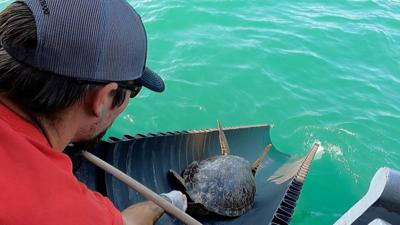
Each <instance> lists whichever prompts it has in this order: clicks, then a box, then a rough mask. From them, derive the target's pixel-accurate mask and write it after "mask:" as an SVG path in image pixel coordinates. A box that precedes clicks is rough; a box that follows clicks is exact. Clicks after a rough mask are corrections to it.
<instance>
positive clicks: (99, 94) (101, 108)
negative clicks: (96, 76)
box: [92, 83, 118, 117]
mask: <svg viewBox="0 0 400 225" xmlns="http://www.w3.org/2000/svg"><path fill="white" fill-rule="evenodd" d="M117 88H118V84H117V83H109V84H106V85H104V86H99V88H98V89H97V90H96V91H95V93H94V95H93V98H92V111H93V113H94V114H95V115H96V116H97V117H103V115H104V113H105V110H108V109H110V108H111V105H112V101H113V97H112V92H113V91H114V90H117Z"/></svg>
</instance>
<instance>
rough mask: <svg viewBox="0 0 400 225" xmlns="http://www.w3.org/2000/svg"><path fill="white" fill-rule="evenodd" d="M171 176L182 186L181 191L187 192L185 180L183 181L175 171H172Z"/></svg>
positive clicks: (170, 171)
mask: <svg viewBox="0 0 400 225" xmlns="http://www.w3.org/2000/svg"><path fill="white" fill-rule="evenodd" d="M168 172H169V174H170V175H171V177H172V178H173V179H174V180H175V181H177V183H178V185H179V186H180V189H181V190H184V191H185V192H186V185H185V180H184V179H183V177H181V176H180V175H179V174H178V173H177V172H176V171H175V170H173V169H170V170H169V171H168Z"/></svg>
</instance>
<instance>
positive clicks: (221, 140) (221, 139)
mask: <svg viewBox="0 0 400 225" xmlns="http://www.w3.org/2000/svg"><path fill="white" fill-rule="evenodd" d="M217 124H218V130H219V144H220V145H221V155H229V154H230V153H231V150H230V148H229V145H228V141H227V140H226V136H225V133H224V131H223V130H222V127H221V124H220V123H219V121H218V120H217Z"/></svg>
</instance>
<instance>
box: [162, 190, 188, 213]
mask: <svg viewBox="0 0 400 225" xmlns="http://www.w3.org/2000/svg"><path fill="white" fill-rule="evenodd" d="M161 196H162V197H164V198H165V199H167V200H168V201H169V202H171V203H172V205H174V206H176V207H177V208H178V209H180V210H182V211H186V209H187V198H186V195H184V194H182V192H180V191H171V192H169V193H163V194H161Z"/></svg>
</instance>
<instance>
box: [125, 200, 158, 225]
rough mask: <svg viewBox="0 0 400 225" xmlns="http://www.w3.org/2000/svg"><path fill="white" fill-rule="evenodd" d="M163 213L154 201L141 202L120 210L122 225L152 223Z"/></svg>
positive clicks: (145, 224) (148, 224)
mask: <svg viewBox="0 0 400 225" xmlns="http://www.w3.org/2000/svg"><path fill="white" fill-rule="evenodd" d="M163 213H164V210H163V209H162V208H161V207H159V206H158V205H156V204H155V203H154V202H151V201H148V202H141V203H138V204H135V205H132V206H130V207H128V208H126V209H125V210H124V211H122V218H123V220H124V225H153V224H154V223H155V222H156V221H157V220H158V219H159V218H160V217H161V215H162V214H163Z"/></svg>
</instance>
